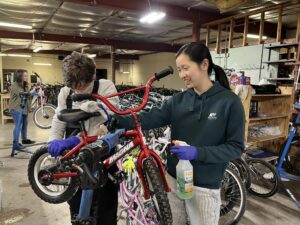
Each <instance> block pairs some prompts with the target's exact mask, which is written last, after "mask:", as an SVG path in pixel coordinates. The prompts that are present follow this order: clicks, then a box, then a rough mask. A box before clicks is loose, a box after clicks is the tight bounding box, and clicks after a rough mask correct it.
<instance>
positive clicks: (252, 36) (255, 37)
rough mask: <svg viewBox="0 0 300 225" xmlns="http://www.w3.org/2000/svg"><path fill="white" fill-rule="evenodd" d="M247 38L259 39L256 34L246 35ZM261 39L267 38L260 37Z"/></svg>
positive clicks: (265, 37)
mask: <svg viewBox="0 0 300 225" xmlns="http://www.w3.org/2000/svg"><path fill="white" fill-rule="evenodd" d="M247 38H254V39H259V35H256V34H247ZM262 39H263V40H266V39H267V36H262Z"/></svg>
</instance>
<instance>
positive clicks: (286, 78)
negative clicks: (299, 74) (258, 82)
mask: <svg viewBox="0 0 300 225" xmlns="http://www.w3.org/2000/svg"><path fill="white" fill-rule="evenodd" d="M267 80H294V78H289V77H285V78H283V77H277V78H267Z"/></svg>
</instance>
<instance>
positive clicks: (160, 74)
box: [155, 66, 174, 80]
mask: <svg viewBox="0 0 300 225" xmlns="http://www.w3.org/2000/svg"><path fill="white" fill-rule="evenodd" d="M173 72H174V70H173V68H172V67H171V66H169V67H168V68H167V69H164V70H162V71H160V72H158V73H156V74H155V77H156V79H157V80H159V79H161V78H164V77H166V76H168V75H170V74H173Z"/></svg>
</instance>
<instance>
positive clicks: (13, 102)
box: [8, 69, 35, 144]
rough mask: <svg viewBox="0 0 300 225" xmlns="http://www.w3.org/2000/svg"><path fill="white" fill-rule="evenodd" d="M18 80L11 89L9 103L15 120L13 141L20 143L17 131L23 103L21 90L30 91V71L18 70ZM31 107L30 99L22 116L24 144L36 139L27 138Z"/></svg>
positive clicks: (31, 142)
mask: <svg viewBox="0 0 300 225" xmlns="http://www.w3.org/2000/svg"><path fill="white" fill-rule="evenodd" d="M15 75H16V82H14V83H13V85H12V86H11V91H10V99H9V105H8V109H9V112H10V114H11V115H12V117H13V121H14V124H15V128H14V131H13V141H14V143H15V144H16V143H19V140H17V136H18V134H17V133H16V132H18V131H17V123H18V119H19V111H20V105H21V97H20V95H19V94H20V93H21V92H28V91H29V88H28V82H27V79H28V72H27V70H24V69H19V70H17V72H16V74H15ZM29 109H30V101H29V100H28V101H27V103H26V105H25V108H24V111H23V115H22V117H21V119H22V121H21V131H20V132H21V138H22V144H33V143H35V142H34V141H32V140H30V139H28V138H27V129H28V114H29Z"/></svg>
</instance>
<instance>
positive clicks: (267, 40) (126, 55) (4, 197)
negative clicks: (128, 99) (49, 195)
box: [0, 0, 300, 225]
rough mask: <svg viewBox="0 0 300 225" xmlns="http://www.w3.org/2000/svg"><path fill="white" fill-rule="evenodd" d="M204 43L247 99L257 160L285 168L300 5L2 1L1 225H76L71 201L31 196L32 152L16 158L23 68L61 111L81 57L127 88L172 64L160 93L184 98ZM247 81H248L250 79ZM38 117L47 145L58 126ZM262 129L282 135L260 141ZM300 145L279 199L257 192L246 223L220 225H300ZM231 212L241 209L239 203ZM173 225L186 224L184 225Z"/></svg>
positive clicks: (293, 0)
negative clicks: (16, 92) (72, 63)
mask: <svg viewBox="0 0 300 225" xmlns="http://www.w3.org/2000/svg"><path fill="white" fill-rule="evenodd" d="M149 12H157V14H156V15H155V16H154V19H153V18H152V20H153V21H150V22H149V21H147V22H145V21H142V20H141V18H142V17H143V16H144V15H146V14H147V13H149ZM159 13H161V14H159ZM159 16H161V19H159V18H158V17H159ZM156 19H157V21H155V20H156ZM199 41H200V42H203V43H205V45H206V46H207V47H208V48H209V50H210V52H211V55H212V59H213V62H214V64H216V65H219V66H221V67H222V68H223V69H225V72H226V75H227V76H228V80H229V83H230V85H231V87H232V90H233V91H234V92H235V93H237V94H239V96H240V98H241V100H242V103H243V105H244V108H245V113H246V122H245V128H246V130H245V133H246V134H245V143H246V148H245V152H247V151H249V152H251V151H252V150H253V152H252V157H256V156H255V154H258V153H261V152H262V151H264V152H265V151H266V152H268V156H267V157H260V158H261V159H262V160H264V161H266V162H268V163H269V164H270V165H271V166H272V167H274V168H275V171H277V169H276V168H277V166H278V163H279V162H280V158H281V154H282V150H283V149H284V147H285V144H286V140H287V139H288V137H289V135H290V131H291V130H292V127H293V126H296V127H297V125H299V124H297V123H296V122H295V119H296V117H297V115H298V113H299V112H300V111H299V109H300V107H299V109H298V110H297V104H300V86H299V83H300V80H299V76H300V70H299V65H300V47H299V43H300V42H299V41H300V1H297V0H287V1H281V0H227V1H221V0H123V1H122V0H88V1H86V0H6V1H1V2H0V83H1V99H0V100H1V115H0V116H1V125H0V225H10V224H14V225H27V224H28V225H29V224H31V225H48V224H51V225H69V224H71V222H70V215H69V209H68V205H67V203H62V204H49V203H47V202H44V201H42V200H41V199H40V198H39V197H38V196H37V195H36V194H35V193H34V192H33V190H32V189H31V187H30V184H29V181H28V177H27V168H28V162H29V159H30V157H31V154H28V153H26V152H18V153H17V154H16V155H11V154H12V143H13V129H14V127H15V124H14V123H13V120H12V117H11V116H10V115H7V109H8V103H9V98H10V94H9V90H10V86H11V85H12V83H13V82H14V81H15V77H14V75H15V73H16V71H17V70H18V69H25V70H27V71H28V75H29V79H28V82H29V85H30V86H34V85H35V84H38V83H43V84H44V85H48V87H49V88H50V89H49V90H51V91H50V92H45V93H46V94H47V93H48V94H49V93H52V94H51V97H50V95H49V96H48V97H49V98H48V102H50V103H51V104H53V105H55V104H57V96H58V93H59V90H60V88H61V87H63V82H64V81H63V76H62V64H63V60H64V58H65V57H66V56H67V55H69V54H71V53H72V52H73V51H77V52H80V53H85V54H87V55H88V56H89V57H91V58H93V59H94V60H95V63H96V77H97V79H100V78H101V79H108V80H111V81H112V82H113V83H114V84H115V85H116V87H117V90H118V91H120V90H125V89H124V87H126V88H128V87H130V88H133V87H138V86H141V85H145V84H146V82H147V81H148V79H149V78H150V77H151V76H153V75H154V74H155V73H157V72H159V71H161V70H163V69H165V68H167V67H168V66H172V68H173V69H174V74H173V75H172V76H168V77H165V78H164V79H161V80H160V81H159V82H155V83H154V86H155V88H157V89H160V90H163V91H164V92H166V90H167V92H170V93H172V94H174V93H176V92H181V91H184V90H185V86H184V83H183V82H182V80H181V79H180V78H179V76H178V71H177V69H176V68H177V66H176V63H175V54H176V52H177V51H178V50H179V48H180V47H181V46H182V45H184V44H186V43H190V42H199ZM245 77H246V81H245V80H243V79H242V78H244V79H245ZM238 86H239V87H241V86H243V87H241V88H237V87H238ZM251 86H252V87H251ZM262 86H264V87H266V86H269V87H270V86H272V87H276V93H275V89H274V91H271V93H270V92H268V93H259V92H258V91H259V90H261V89H260V87H262ZM45 87H46V86H45ZM241 89H242V90H243V91H241V92H239V91H238V90H241ZM254 89H255V90H256V93H255V92H253V90H254ZM245 90H246V95H245ZM265 91H270V90H265ZM278 91H280V93H278ZM31 114H32V113H30V114H29V117H28V119H29V125H28V136H29V137H30V139H32V140H35V141H36V142H47V140H48V137H49V132H50V129H42V128H40V127H38V126H37V125H36V124H35V122H34V121H33V116H32V115H31ZM262 126H263V127H265V126H267V127H272V128H274V129H276V131H278V132H279V133H277V134H275V135H274V134H269V135H265V136H259V135H261V134H259V135H258V136H257V129H261V127H262ZM273 132H274V130H273ZM258 133H259V132H258ZM297 138H299V136H298V135H297V131H296V136H295V138H294V139H293V141H294V143H293V144H291V148H290V149H289V152H288V155H287V158H288V160H287V159H286V160H285V162H284V165H285V166H286V165H287V162H286V161H289V164H288V165H289V166H290V167H289V168H290V169H291V170H290V173H292V176H293V179H288V178H284V177H281V176H280V177H279V179H280V180H281V181H280V182H279V187H278V190H277V192H276V193H275V194H274V195H272V196H270V197H260V196H257V195H255V194H253V193H251V191H250V192H249V191H247V195H246V201H245V209H244V210H245V211H244V213H243V215H242V216H241V218H239V220H238V221H237V222H236V223H232V222H230V220H227V219H224V218H226V217H225V216H226V215H225V216H224V217H223V218H222V216H221V217H220V222H219V224H220V225H222V224H241V225H254V224H255V225H256V224H259V225H262V224H266V225H279V224H280V225H281V224H284V225H296V224H300V214H299V212H300V211H299V209H300V203H299V201H300V191H299V190H300V189H299V187H300V186H299V182H300V150H299V146H300V145H299V144H298V143H297V141H299V140H298V139H297ZM297 144H298V145H297ZM39 147H40V146H34V147H32V148H30V150H31V151H33V152H34V151H36V150H37V149H38V148H39ZM247 148H249V149H247ZM257 152H258V153H257ZM257 157H259V156H257ZM285 169H286V168H285ZM250 173H251V172H250ZM251 176H252V175H251ZM292 180H294V181H296V182H293V181H292ZM297 182H298V183H297ZM288 192H290V193H288ZM292 197H293V198H294V199H292ZM298 199H299V200H298ZM297 204H298V205H297ZM230 210H233V211H235V206H234V207H232V209H230ZM230 210H229V211H230ZM231 216H233V217H234V214H232V215H231ZM125 217H126V215H125V214H122V216H121V217H120V218H119V221H118V224H120V225H121V224H131V223H126V218H125ZM132 224H138V223H132ZM149 224H150V223H149ZM173 224H175V225H177V223H176V221H173ZM199 224H201V223H199ZM178 225H183V224H178Z"/></svg>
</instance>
